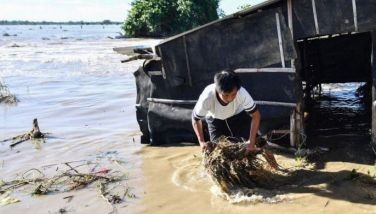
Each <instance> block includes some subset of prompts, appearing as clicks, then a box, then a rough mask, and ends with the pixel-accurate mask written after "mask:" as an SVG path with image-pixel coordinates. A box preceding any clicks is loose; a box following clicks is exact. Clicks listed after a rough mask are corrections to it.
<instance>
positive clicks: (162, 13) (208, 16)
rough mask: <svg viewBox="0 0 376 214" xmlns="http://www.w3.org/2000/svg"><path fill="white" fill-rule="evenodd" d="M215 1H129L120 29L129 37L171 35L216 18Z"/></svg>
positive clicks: (216, 3) (218, 11)
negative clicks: (129, 4) (129, 7)
mask: <svg viewBox="0 0 376 214" xmlns="http://www.w3.org/2000/svg"><path fill="white" fill-rule="evenodd" d="M219 1H220V0H171V1H164V0H133V2H132V3H131V4H132V8H131V10H130V11H129V14H128V17H127V18H126V20H125V22H124V24H123V27H122V28H123V30H124V32H125V34H126V35H127V36H130V37H164V36H172V35H174V34H178V33H181V32H184V31H186V30H189V29H192V28H194V27H197V26H200V25H203V24H206V23H208V22H211V21H213V20H216V19H218V18H219V15H220V14H221V11H220V10H218V7H219ZM222 13H223V12H222Z"/></svg>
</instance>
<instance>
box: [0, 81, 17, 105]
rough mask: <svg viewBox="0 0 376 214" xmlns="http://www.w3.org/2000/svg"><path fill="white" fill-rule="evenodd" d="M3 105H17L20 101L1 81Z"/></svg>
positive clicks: (0, 100) (1, 100) (0, 94)
mask: <svg viewBox="0 0 376 214" xmlns="http://www.w3.org/2000/svg"><path fill="white" fill-rule="evenodd" d="M1 103H5V104H17V103H18V99H17V97H16V96H15V95H14V94H12V93H10V91H9V89H8V87H7V86H6V85H5V84H4V82H3V81H2V80H1V79H0V104H1Z"/></svg>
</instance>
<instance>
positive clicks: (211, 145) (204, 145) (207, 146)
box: [200, 141, 215, 152]
mask: <svg viewBox="0 0 376 214" xmlns="http://www.w3.org/2000/svg"><path fill="white" fill-rule="evenodd" d="M200 147H201V149H202V151H209V152H212V151H213V149H214V148H215V144H214V143H212V142H204V141H201V142H200Z"/></svg>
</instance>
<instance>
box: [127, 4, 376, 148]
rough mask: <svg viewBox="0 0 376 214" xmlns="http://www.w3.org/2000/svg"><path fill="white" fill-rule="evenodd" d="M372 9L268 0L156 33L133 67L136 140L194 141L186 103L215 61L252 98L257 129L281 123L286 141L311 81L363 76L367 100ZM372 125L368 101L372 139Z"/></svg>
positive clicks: (375, 70)
mask: <svg viewBox="0 0 376 214" xmlns="http://www.w3.org/2000/svg"><path fill="white" fill-rule="evenodd" d="M374 11H376V1H373V0H330V1H329V0H269V1H266V2H264V3H262V4H259V5H256V6H254V7H251V8H250V9H247V10H243V11H240V12H238V13H235V14H232V15H230V16H227V17H225V18H222V19H219V20H217V21H214V22H211V23H208V24H206V25H203V26H201V27H198V28H195V29H193V30H190V31H187V32H184V33H182V34H179V35H177V36H174V37H171V38H168V39H166V40H164V41H162V42H161V43H160V44H158V45H157V46H156V47H155V56H154V57H153V58H152V59H148V60H147V61H145V62H144V64H143V66H142V67H140V68H139V69H138V70H137V71H136V72H135V73H134V75H135V77H136V83H137V105H136V108H137V120H138V123H139V125H140V129H141V131H142V133H143V135H142V137H141V142H142V143H150V144H153V145H158V144H165V143H175V142H183V141H189V142H197V139H196V137H195V135H194V132H193V129H192V126H191V112H192V109H193V107H194V105H195V103H196V100H197V99H198V96H199V94H200V93H201V91H202V90H203V89H204V87H205V86H206V85H208V84H210V83H212V82H213V76H214V74H215V73H216V72H218V71H220V70H223V69H234V70H235V72H237V73H238V75H239V76H240V78H241V80H242V84H243V87H244V88H246V89H247V90H248V91H249V92H250V94H251V95H252V97H253V98H254V100H255V101H256V103H257V104H258V106H259V110H260V112H261V114H262V121H261V128H260V131H261V132H262V133H268V132H270V131H271V130H281V129H282V130H286V129H287V130H288V131H289V132H290V141H291V145H296V144H298V143H299V142H300V141H301V135H302V133H303V132H304V129H303V127H304V122H303V108H304V106H303V94H305V95H307V94H308V95H309V92H310V91H311V90H312V88H313V87H315V86H316V85H318V84H321V83H339V82H340V83H344V82H368V83H370V84H372V91H373V93H372V94H373V96H372V103H373V101H374V100H375V98H376V97H375V93H374V90H375V89H374V88H375V87H374V86H375V84H376V81H374V79H375V77H376V75H375V74H376V59H375V55H374V54H372V53H373V52H375V49H376V42H375V41H376V31H375V29H376V13H375V12H374ZM139 51H140V50H139V49H137V50H135V53H137V52H139ZM148 53H149V52H148ZM136 58H137V57H136ZM375 133H376V114H375V106H374V105H373V104H372V141H373V142H376V137H375Z"/></svg>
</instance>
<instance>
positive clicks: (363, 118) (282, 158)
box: [140, 84, 376, 213]
mask: <svg viewBox="0 0 376 214" xmlns="http://www.w3.org/2000/svg"><path fill="white" fill-rule="evenodd" d="M360 85H361V84H339V85H338V84H333V85H326V86H324V87H323V91H322V94H321V97H320V98H319V99H317V100H316V101H314V102H313V103H312V104H313V105H312V106H311V107H312V108H311V109H310V111H309V114H310V116H309V117H310V118H309V120H308V121H307V123H306V124H307V126H308V127H307V128H309V130H308V133H307V134H308V137H309V142H307V145H308V147H309V148H311V149H312V151H313V150H314V149H315V148H316V149H317V148H320V147H321V148H325V150H318V151H319V152H316V153H314V154H312V155H310V156H309V158H307V159H305V158H302V159H300V158H296V157H295V156H294V155H293V154H286V153H281V152H277V155H276V157H277V161H278V163H279V164H281V166H282V167H283V168H285V169H288V170H289V171H290V173H289V174H288V175H287V176H286V177H284V178H282V179H280V180H277V181H278V182H280V186H279V188H277V189H274V190H265V189H256V190H246V189H243V190H242V191H239V192H238V193H237V194H232V195H226V194H223V193H221V192H220V191H219V189H218V188H216V187H215V186H214V185H213V183H212V182H211V180H210V179H209V177H208V175H207V174H206V173H205V170H204V169H203V167H202V164H201V161H202V157H201V152H200V148H198V147H197V146H193V145H186V146H181V145H173V146H167V147H146V148H144V149H142V151H141V153H140V154H141V156H142V157H143V160H144V161H143V169H144V173H145V179H146V180H155V179H157V180H158V182H154V181H153V182H147V183H146V185H145V189H146V192H145V199H144V204H145V205H144V206H145V208H143V212H145V213H172V212H177V211H178V213H192V212H193V213H252V212H257V213H275V212H276V210H278V213H291V212H297V211H298V212H304V213H317V212H319V213H376V208H375V207H376V206H375V205H376V181H375V178H376V165H375V162H374V161H375V154H374V153H373V151H372V149H371V147H370V144H369V143H370V135H369V128H370V113H369V111H368V110H367V108H366V106H365V105H364V103H362V101H361V97H359V96H356V94H355V92H356V89H357V88H358V87H359V86H360ZM326 149H328V150H326ZM247 193H248V194H247Z"/></svg>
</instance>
